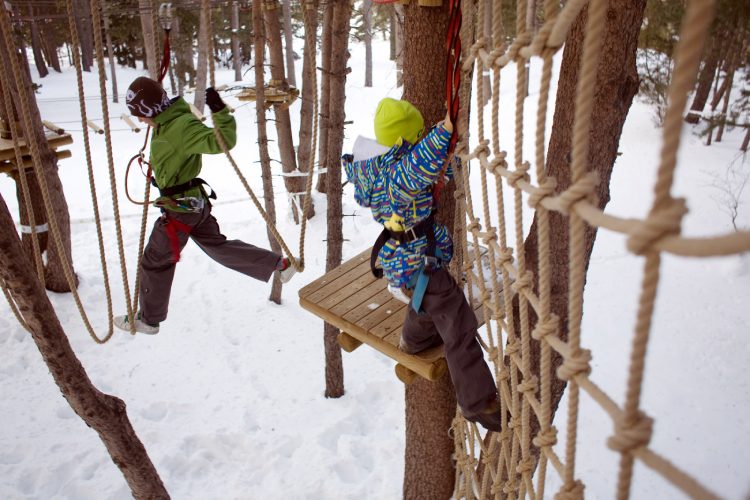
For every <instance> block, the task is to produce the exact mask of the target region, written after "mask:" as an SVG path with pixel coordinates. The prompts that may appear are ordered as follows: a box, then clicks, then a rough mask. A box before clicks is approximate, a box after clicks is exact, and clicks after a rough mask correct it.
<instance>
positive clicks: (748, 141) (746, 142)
mask: <svg viewBox="0 0 750 500" xmlns="http://www.w3.org/2000/svg"><path fill="white" fill-rule="evenodd" d="M746 126H747V131H746V132H745V138H744V139H743V140H742V145H741V146H740V151H747V147H748V146H750V121H748V123H747V125H746Z"/></svg>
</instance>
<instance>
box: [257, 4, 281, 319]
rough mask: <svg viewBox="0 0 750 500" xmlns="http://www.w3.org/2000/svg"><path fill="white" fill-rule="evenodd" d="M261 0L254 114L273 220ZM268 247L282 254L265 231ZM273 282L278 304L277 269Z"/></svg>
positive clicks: (274, 299) (268, 208)
mask: <svg viewBox="0 0 750 500" xmlns="http://www.w3.org/2000/svg"><path fill="white" fill-rule="evenodd" d="M262 16H263V3H262V2H253V37H254V38H255V117H256V120H257V122H258V154H259V156H260V168H261V172H262V174H261V175H262V176H263V200H264V205H265V209H266V213H267V214H268V217H269V218H270V219H271V220H272V221H273V223H274V224H275V223H276V203H275V201H274V198H273V181H272V177H271V156H270V155H269V154H268V135H267V133H266V94H265V91H264V89H263V79H264V76H263V69H264V68H263V62H264V61H265V55H264V53H265V50H266V44H265V34H264V33H263V17H262ZM268 241H269V242H270V243H271V250H272V251H274V252H276V253H278V254H281V246H280V245H279V242H278V241H276V238H274V237H273V235H272V234H271V232H270V231H268ZM273 275H274V276H273V285H272V286H271V295H270V297H268V299H269V300H271V301H272V302H275V303H276V304H281V281H280V280H279V276H278V273H273Z"/></svg>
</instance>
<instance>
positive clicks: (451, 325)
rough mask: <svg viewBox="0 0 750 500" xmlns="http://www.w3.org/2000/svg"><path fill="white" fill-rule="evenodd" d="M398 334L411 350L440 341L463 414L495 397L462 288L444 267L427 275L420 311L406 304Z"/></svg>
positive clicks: (477, 410)
mask: <svg viewBox="0 0 750 500" xmlns="http://www.w3.org/2000/svg"><path fill="white" fill-rule="evenodd" d="M407 308H408V313H407V314H406V319H405V320H404V328H403V330H402V333H401V337H402V339H403V341H404V342H405V343H406V345H407V347H409V349H410V350H420V351H421V350H423V349H427V348H429V347H432V346H434V345H436V344H439V343H440V340H441V339H442V341H443V344H444V348H445V360H446V361H447V362H448V371H449V372H450V375H451V380H453V386H454V387H455V389H456V398H457V400H458V405H459V406H460V407H461V410H462V411H464V412H465V414H469V415H471V414H475V413H479V412H481V411H482V410H483V409H485V408H486V407H487V405H488V404H489V403H490V402H491V401H493V400H494V399H495V398H496V397H497V391H496V388H495V381H494V380H493V378H492V373H491V372H490V369H489V367H488V366H487V363H486V362H485V361H484V357H483V356H482V348H481V346H480V345H479V342H477V339H476V334H477V327H478V324H477V318H476V316H475V315H474V311H473V310H472V308H471V307H470V306H469V303H468V301H467V300H466V297H465V296H464V292H463V290H461V288H460V287H459V286H458V285H457V284H456V281H455V280H454V279H453V277H452V276H451V275H450V273H449V272H448V271H446V270H445V269H442V268H441V269H438V270H437V271H436V272H435V274H433V275H432V276H431V277H430V281H429V282H428V284H427V290H426V291H425V294H424V298H423V299H422V311H423V312H422V313H420V314H417V313H416V312H415V311H414V309H413V308H412V307H411V304H409V305H408V306H407Z"/></svg>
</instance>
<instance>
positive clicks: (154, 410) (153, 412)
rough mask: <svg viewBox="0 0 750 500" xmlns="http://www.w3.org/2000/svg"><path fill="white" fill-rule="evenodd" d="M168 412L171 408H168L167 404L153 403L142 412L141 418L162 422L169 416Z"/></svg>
mask: <svg viewBox="0 0 750 500" xmlns="http://www.w3.org/2000/svg"><path fill="white" fill-rule="evenodd" d="M168 411H169V408H168V407H167V405H166V403H153V404H150V405H149V406H147V407H146V408H144V409H143V410H141V416H142V417H143V418H145V419H146V420H151V421H152V422H159V421H161V420H164V417H166V416H167V413H168Z"/></svg>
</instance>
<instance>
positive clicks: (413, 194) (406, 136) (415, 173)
mask: <svg viewBox="0 0 750 500" xmlns="http://www.w3.org/2000/svg"><path fill="white" fill-rule="evenodd" d="M423 130H424V120H423V119H422V115H421V113H420V112H419V110H417V108H415V107H414V106H413V105H411V104H410V103H409V102H407V101H403V100H401V101H400V100H395V99H391V98H385V99H383V100H382V101H380V103H379V104H378V108H377V110H376V112H375V137H376V139H377V143H378V144H377V145H374V148H373V147H372V146H371V149H373V151H371V153H370V154H373V153H374V154H375V156H372V157H369V158H368V157H367V156H368V154H365V155H364V157H362V158H360V156H363V155H362V154H361V151H358V144H355V147H354V151H353V153H354V155H344V156H343V157H342V164H343V167H344V169H345V171H346V175H347V177H348V180H349V182H351V183H352V184H353V185H354V199H355V201H356V202H357V203H358V204H359V205H361V206H363V207H369V208H370V209H371V211H372V215H373V217H374V218H375V220H376V221H377V222H379V223H380V224H383V225H384V226H386V227H387V228H388V229H395V227H394V225H396V226H398V225H400V226H401V231H404V230H405V234H409V230H410V229H412V228H416V227H417V226H418V225H419V224H420V222H422V221H425V220H429V221H430V222H428V223H427V224H428V225H431V227H430V230H431V232H432V233H433V235H434V247H435V252H434V253H435V255H437V258H438V265H437V268H436V269H432V270H430V271H429V273H426V272H425V269H424V268H425V253H426V252H427V251H428V237H427V236H425V235H419V234H415V233H414V232H412V233H411V235H412V237H411V238H405V239H403V240H401V241H398V240H396V239H393V238H391V239H389V240H388V241H387V242H385V244H384V245H383V246H382V248H381V249H380V250H379V252H378V255H377V257H378V262H379V263H380V266H382V269H383V273H384V275H385V277H386V279H387V280H388V283H389V288H391V289H395V290H400V291H402V292H403V293H404V294H405V295H406V296H408V297H412V296H414V297H412V299H411V301H410V304H409V306H408V308H407V310H408V312H407V315H406V319H405V320H404V326H403V330H402V334H401V341H400V344H399V347H400V349H401V350H402V351H404V352H406V353H408V354H416V353H418V352H420V351H423V350H425V349H428V348H430V347H433V346H436V345H439V344H440V343H441V342H442V343H443V344H444V348H445V358H446V361H447V363H448V370H449V371H450V376H451V379H452V381H453V385H454V387H455V389H456V397H457V400H458V404H459V406H460V407H461V411H462V412H463V414H464V416H465V417H466V418H467V419H468V420H470V421H473V422H477V423H480V424H481V425H483V426H484V427H486V428H487V429H490V430H493V431H500V430H501V429H500V425H501V418H500V406H499V403H498V401H497V389H496V386H495V382H494V380H493V378H492V374H491V373H490V370H489V367H488V366H487V363H486V362H485V360H484V358H483V356H482V349H481V347H480V345H479V343H478V342H477V340H476V335H477V327H478V324H477V319H476V316H475V315H474V311H473V309H472V308H471V306H469V304H468V301H467V300H466V297H465V296H464V292H463V290H462V288H461V287H460V286H459V285H458V284H457V283H456V281H455V280H454V279H453V277H452V276H451V275H450V273H449V272H448V271H447V269H445V266H446V265H447V264H448V263H449V262H450V260H451V257H452V256H453V244H452V241H451V238H450V236H449V235H448V231H447V229H446V228H445V226H443V225H441V224H437V223H435V222H432V219H431V214H432V212H433V210H434V206H433V203H434V200H433V191H432V187H433V184H435V183H436V182H437V180H438V177H439V176H440V175H441V172H442V171H443V165H444V164H445V162H446V156H447V153H448V143H449V142H450V138H451V134H452V132H453V124H452V123H451V120H450V117H449V116H448V115H446V118H445V120H444V121H442V122H440V123H438V124H437V125H435V127H433V128H432V130H430V131H429V132H428V133H427V134H426V135H425V136H424V137H423V138H421V140H420V137H421V136H422V133H423ZM357 142H358V143H359V144H362V142H363V141H362V140H360V139H358V141H357ZM365 142H366V140H365ZM359 149H360V150H361V148H359ZM447 170H448V172H447V173H448V174H449V175H451V174H452V173H451V172H450V169H447ZM424 225H425V224H424V223H423V224H422V226H421V227H424ZM428 232H429V231H428ZM423 276H427V279H428V280H429V281H427V284H426V288H424V287H423V288H424V289H423V291H420V292H418V293H424V295H423V296H422V297H421V303H420V304H418V303H417V302H418V300H417V299H416V296H417V295H418V293H417V292H415V288H418V286H417V282H418V281H419V279H420V277H423ZM422 279H424V278H422Z"/></svg>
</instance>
